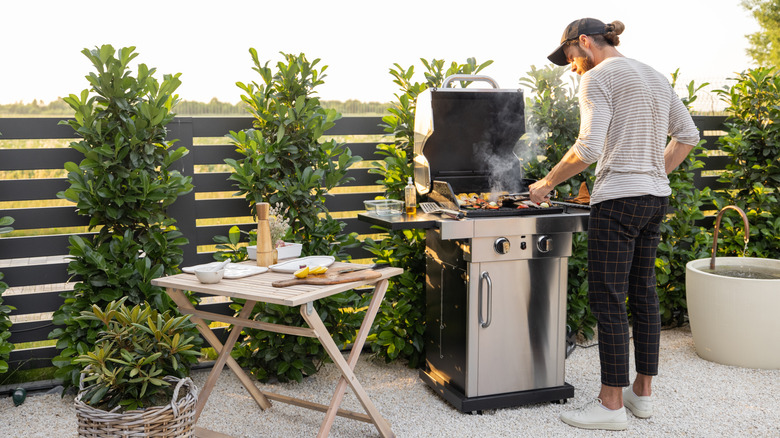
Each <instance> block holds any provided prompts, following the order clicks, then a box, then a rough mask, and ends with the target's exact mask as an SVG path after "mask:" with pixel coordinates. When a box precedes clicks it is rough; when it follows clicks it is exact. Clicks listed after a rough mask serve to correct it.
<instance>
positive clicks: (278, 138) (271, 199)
mask: <svg viewBox="0 0 780 438" xmlns="http://www.w3.org/2000/svg"><path fill="white" fill-rule="evenodd" d="M249 52H250V54H251V56H252V60H253V62H254V64H255V67H253V70H255V71H256V72H258V73H259V74H260V77H261V79H262V83H257V82H252V83H249V84H244V83H240V82H239V83H238V84H237V85H238V86H239V88H241V89H242V90H243V91H244V93H245V94H244V95H242V96H241V99H242V100H243V101H244V102H245V103H246V105H247V106H248V108H249V112H250V113H251V114H252V115H253V116H254V117H255V121H254V123H253V124H254V127H253V128H252V129H248V130H244V131H241V132H232V131H231V132H230V134H229V135H228V136H227V137H228V139H229V140H230V141H231V143H233V144H235V145H236V148H237V151H238V152H239V153H240V154H241V155H243V156H244V157H245V158H242V159H240V160H234V159H226V160H225V162H226V163H227V164H228V165H230V167H232V169H233V173H232V174H231V176H230V179H231V180H232V181H235V182H236V184H235V185H236V187H237V188H238V192H237V193H236V195H245V196H246V199H247V201H248V202H249V206H250V208H251V207H254V205H255V204H256V203H257V202H268V203H270V204H271V205H277V204H278V205H280V206H281V208H282V209H284V210H285V211H286V214H287V219H288V220H289V221H290V229H291V234H292V236H291V237H292V238H293V239H294V240H295V241H296V242H301V243H302V244H303V253H304V254H306V255H310V254H333V255H340V256H342V257H345V255H344V254H340V251H341V250H342V249H343V248H346V247H348V246H354V245H356V244H357V240H356V237H357V236H356V235H354V234H351V235H344V234H343V233H342V230H343V228H344V224H343V223H342V222H340V221H338V220H336V219H333V218H332V217H331V216H330V214H329V213H328V211H327V208H326V207H325V197H326V196H327V195H328V193H329V192H330V191H332V190H333V189H334V188H336V187H338V186H340V185H342V184H344V183H347V182H349V181H352V180H353V178H351V177H347V176H346V175H347V171H348V169H349V168H350V167H351V166H352V165H354V164H355V163H357V162H359V161H360V160H361V158H360V157H358V156H354V157H353V156H352V153H351V151H350V150H349V148H347V147H346V146H345V144H343V143H338V142H336V141H335V140H329V141H321V140H320V139H321V137H322V135H323V134H324V132H325V131H326V130H328V129H329V128H331V127H332V126H333V125H334V122H335V121H336V120H337V119H339V118H340V117H341V115H340V114H339V113H337V112H336V111H335V110H326V109H324V108H323V107H322V106H321V105H320V103H319V99H318V98H317V97H314V96H313V94H314V88H315V87H317V86H318V85H321V84H322V83H323V82H324V81H323V79H324V77H325V75H323V74H322V72H324V71H325V70H326V69H327V66H324V67H322V69H321V70H317V69H316V68H315V67H316V66H317V64H318V63H319V59H315V60H314V61H313V62H309V61H308V60H307V59H306V57H305V56H304V55H303V54H299V55H292V54H283V56H284V58H285V62H279V63H278V64H277V66H276V67H277V72H276V73H273V71H272V70H271V68H270V67H268V62H266V63H265V64H264V65H263V64H261V63H260V60H259V59H258V55H257V51H256V50H255V49H250V50H249ZM320 215H323V216H324V217H320Z"/></svg>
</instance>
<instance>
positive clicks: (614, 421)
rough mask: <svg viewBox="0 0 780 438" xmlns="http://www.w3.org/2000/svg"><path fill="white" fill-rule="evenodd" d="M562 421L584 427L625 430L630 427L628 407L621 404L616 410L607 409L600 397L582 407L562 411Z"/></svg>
mask: <svg viewBox="0 0 780 438" xmlns="http://www.w3.org/2000/svg"><path fill="white" fill-rule="evenodd" d="M561 421H563V422H564V423H566V424H568V425H570V426H574V427H580V428H582V429H606V430H625V429H626V428H627V427H628V416H627V415H626V408H625V407H622V406H621V408H620V409H617V410H614V411H613V410H612V409H607V408H606V407H604V405H602V404H601V399H600V398H596V399H595V400H593V401H592V402H590V403H588V404H586V405H585V406H583V407H582V408H580V409H577V410H574V411H569V412H564V413H562V414H561Z"/></svg>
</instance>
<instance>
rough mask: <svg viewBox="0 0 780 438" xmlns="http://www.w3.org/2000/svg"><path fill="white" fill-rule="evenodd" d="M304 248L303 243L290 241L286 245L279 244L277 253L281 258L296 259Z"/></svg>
mask: <svg viewBox="0 0 780 438" xmlns="http://www.w3.org/2000/svg"><path fill="white" fill-rule="evenodd" d="M302 248H303V245H302V244H300V243H288V244H287V245H285V246H277V247H276V253H277V254H278V259H279V260H282V259H294V258H296V257H300V256H301V249H302Z"/></svg>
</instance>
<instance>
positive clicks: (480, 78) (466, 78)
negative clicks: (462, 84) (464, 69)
mask: <svg viewBox="0 0 780 438" xmlns="http://www.w3.org/2000/svg"><path fill="white" fill-rule="evenodd" d="M454 81H469V82H477V81H481V82H487V83H488V84H490V85H492V86H493V88H498V82H496V81H495V79H493V78H491V77H490V76H484V75H451V76H447V77H446V78H444V82H442V84H441V87H442V88H447V87H449V85H450V83H452V82H454Z"/></svg>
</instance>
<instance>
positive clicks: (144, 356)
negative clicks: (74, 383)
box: [74, 297, 202, 411]
mask: <svg viewBox="0 0 780 438" xmlns="http://www.w3.org/2000/svg"><path fill="white" fill-rule="evenodd" d="M125 301H127V297H124V298H122V299H120V300H118V301H111V302H110V303H108V304H107V305H106V306H105V310H104V309H101V308H100V307H99V306H97V305H93V306H92V309H91V310H85V311H82V312H81V316H79V317H77V318H76V319H77V320H78V321H80V322H84V323H89V324H92V323H95V324H98V325H99V326H100V327H101V331H100V334H99V337H98V339H97V343H96V345H95V347H94V349H93V350H92V351H89V352H87V353H85V354H81V355H79V356H78V357H77V358H76V359H74V362H77V363H79V364H82V365H84V366H85V369H84V371H82V374H83V376H84V377H83V384H84V392H83V394H82V400H83V401H84V402H85V403H86V404H88V405H90V406H93V407H95V408H99V409H103V410H106V411H110V410H112V409H114V408H116V407H121V409H123V410H128V411H129V410H134V409H139V408H144V407H150V406H162V405H165V404H168V403H170V400H171V397H172V396H173V388H172V387H171V384H170V383H169V382H168V381H166V380H164V379H163V378H164V377H167V376H173V377H178V378H182V377H186V376H187V375H189V370H190V366H191V365H192V364H195V363H197V361H198V358H197V356H199V355H200V352H199V351H198V350H197V347H198V346H199V345H200V344H201V343H202V339H201V338H200V337H199V336H193V335H192V333H193V331H194V329H195V323H193V322H190V316H191V315H185V316H175V315H174V314H173V313H172V311H170V310H167V311H165V312H162V313H161V312H159V311H158V310H157V309H155V308H154V306H152V305H150V304H149V303H147V302H144V303H142V304H136V305H135V306H133V307H132V308H131V307H128V306H126V305H125Z"/></svg>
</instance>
